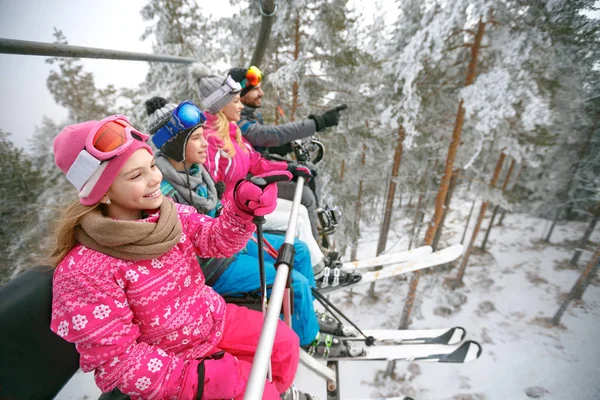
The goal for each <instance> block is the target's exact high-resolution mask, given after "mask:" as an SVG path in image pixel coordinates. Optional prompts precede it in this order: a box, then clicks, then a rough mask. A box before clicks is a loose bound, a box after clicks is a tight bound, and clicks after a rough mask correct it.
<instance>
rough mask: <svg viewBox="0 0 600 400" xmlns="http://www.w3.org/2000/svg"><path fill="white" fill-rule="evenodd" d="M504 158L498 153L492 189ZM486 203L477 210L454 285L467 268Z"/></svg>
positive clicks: (459, 280)
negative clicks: (469, 239)
mask: <svg viewBox="0 0 600 400" xmlns="http://www.w3.org/2000/svg"><path fill="white" fill-rule="evenodd" d="M505 158H506V154H504V152H501V153H500V157H498V162H497V163H496V168H495V169H494V175H493V176H492V181H491V182H490V186H491V187H492V188H494V187H496V182H497V181H498V177H499V176H500V171H502V164H503V163H504V159H505ZM488 203H489V202H488V201H484V202H483V203H482V204H481V208H480V209H479V216H478V217H477V222H476V223H475V229H474V230H473V235H472V236H471V242H470V243H469V247H468V248H467V251H466V252H465V254H464V255H463V259H462V262H461V264H460V268H459V269H458V276H457V277H456V284H459V285H462V284H463V281H462V278H463V275H464V274H465V269H466V268H467V263H468V262H469V256H470V255H471V251H473V247H474V245H475V240H477V234H478V233H479V229H480V228H481V223H482V222H483V217H484V216H485V211H486V210H487V207H488Z"/></svg>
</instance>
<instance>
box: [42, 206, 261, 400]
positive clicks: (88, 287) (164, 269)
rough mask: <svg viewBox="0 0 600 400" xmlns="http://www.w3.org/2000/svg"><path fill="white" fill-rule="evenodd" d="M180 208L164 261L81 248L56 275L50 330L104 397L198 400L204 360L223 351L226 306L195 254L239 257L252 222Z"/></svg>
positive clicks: (230, 213)
mask: <svg viewBox="0 0 600 400" xmlns="http://www.w3.org/2000/svg"><path fill="white" fill-rule="evenodd" d="M165 201H168V200H166V199H165ZM176 206H177V212H178V215H179V220H180V221H181V224H182V228H183V229H182V235H181V239H180V241H179V243H178V244H177V245H176V246H175V247H174V248H173V249H171V250H170V251H168V252H167V253H165V254H164V255H162V256H161V257H159V258H155V259H152V260H143V261H124V260H120V259H116V258H113V257H111V256H108V255H105V254H103V253H100V252H98V251H95V250H91V249H88V248H86V247H84V246H82V245H81V244H78V245H77V246H75V247H74V248H73V249H72V250H71V251H70V252H69V253H68V254H67V256H66V257H65V258H64V259H63V261H62V262H61V263H60V264H59V266H58V267H57V269H56V271H55V273H54V280H53V302H52V321H51V329H52V331H54V332H55V333H57V334H58V335H59V336H61V337H62V338H64V339H65V340H67V341H69V342H72V343H75V344H76V347H77V350H78V351H79V353H80V355H81V358H80V365H81V369H82V370H83V371H85V372H88V371H92V370H95V379H96V383H97V385H98V387H99V388H100V389H101V390H102V391H103V392H109V391H111V390H112V389H114V388H115V387H118V388H119V389H120V390H121V391H122V392H123V393H126V394H129V395H131V396H132V398H144V399H165V398H170V399H186V398H194V397H193V396H195V392H196V388H195V385H196V382H197V377H196V376H197V373H196V368H197V365H198V362H199V361H197V359H199V358H200V359H201V358H202V357H204V356H206V355H207V354H209V353H212V349H213V348H215V347H216V346H218V343H219V340H220V336H221V333H222V331H223V324H224V318H225V307H226V305H225V301H224V300H223V298H222V297H221V296H219V295H218V294H217V293H216V292H214V291H213V290H212V289H211V288H210V287H208V286H206V285H205V284H204V275H203V274H202V272H201V270H200V267H199V266H198V263H197V261H196V254H197V255H199V256H201V257H229V256H231V255H233V254H234V253H235V252H237V251H238V250H240V249H242V248H243V247H244V246H245V245H246V243H247V242H248V240H249V239H250V235H251V234H252V232H253V231H254V225H253V224H252V217H251V216H244V215H236V213H234V212H233V211H232V210H231V209H229V210H228V208H229V205H226V206H225V207H226V209H224V210H223V211H224V212H223V213H222V214H221V216H220V217H219V218H216V219H211V218H210V217H207V216H205V215H201V214H198V213H197V212H196V210H195V209H194V208H193V207H190V206H185V205H179V204H177V205H176ZM157 220H158V214H154V215H151V216H150V217H148V218H146V219H144V220H141V221H140V223H155V222H156V221H157ZM188 374H189V375H188ZM188 377H189V378H188ZM192 386H194V387H192Z"/></svg>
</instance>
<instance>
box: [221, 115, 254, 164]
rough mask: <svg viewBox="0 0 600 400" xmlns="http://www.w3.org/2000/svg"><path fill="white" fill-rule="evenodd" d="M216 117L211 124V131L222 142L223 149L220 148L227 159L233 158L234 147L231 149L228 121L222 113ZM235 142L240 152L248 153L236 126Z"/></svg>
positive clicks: (240, 132)
mask: <svg viewBox="0 0 600 400" xmlns="http://www.w3.org/2000/svg"><path fill="white" fill-rule="evenodd" d="M216 117H217V119H216V120H215V122H214V124H213V129H214V130H215V131H216V134H217V136H218V137H219V138H220V139H221V140H222V141H223V147H221V148H222V149H223V150H225V151H226V152H227V154H228V155H229V157H231V158H233V157H234V156H235V147H233V142H232V141H231V136H230V135H229V120H228V119H227V117H226V116H225V113H223V111H219V112H218V113H217V114H216ZM235 141H236V142H237V144H238V145H239V146H240V148H241V149H242V150H244V151H245V152H246V153H247V152H248V149H247V148H246V146H245V145H244V142H243V141H242V131H240V128H239V127H238V126H237V125H236V127H235Z"/></svg>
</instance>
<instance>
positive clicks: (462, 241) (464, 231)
mask: <svg viewBox="0 0 600 400" xmlns="http://www.w3.org/2000/svg"><path fill="white" fill-rule="evenodd" d="M475 202H476V200H473V203H471V209H470V210H469V216H468V217H467V223H466V224H465V229H464V230H463V234H462V238H461V239H460V244H464V243H465V237H466V236H467V230H468V229H469V222H471V216H472V215H473V210H474V209H475Z"/></svg>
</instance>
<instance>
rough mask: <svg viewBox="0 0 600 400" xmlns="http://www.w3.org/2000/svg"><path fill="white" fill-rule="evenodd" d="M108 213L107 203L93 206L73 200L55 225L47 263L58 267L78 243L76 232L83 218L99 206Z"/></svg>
mask: <svg viewBox="0 0 600 400" xmlns="http://www.w3.org/2000/svg"><path fill="white" fill-rule="evenodd" d="M99 207H100V209H101V210H102V212H103V213H104V214H106V205H105V204H102V203H98V204H96V205H93V206H84V205H83V204H81V203H80V202H79V200H75V201H73V202H72V203H71V204H69V205H68V206H67V207H66V208H65V209H64V210H63V212H62V214H61V216H60V218H59V219H58V221H56V223H55V226H54V237H55V240H54V244H53V245H52V247H51V249H50V252H49V254H48V260H47V264H50V265H51V266H52V267H53V268H56V267H57V266H58V264H60V262H61V261H62V260H63V258H65V256H66V255H67V253H69V251H71V249H72V248H73V247H75V245H76V244H77V243H78V242H77V237H76V232H77V229H78V228H79V226H81V221H83V218H84V217H85V216H86V215H88V214H89V213H91V212H92V211H94V210H96V209H97V208H99Z"/></svg>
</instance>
